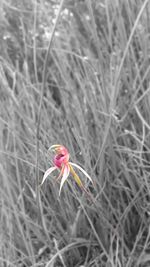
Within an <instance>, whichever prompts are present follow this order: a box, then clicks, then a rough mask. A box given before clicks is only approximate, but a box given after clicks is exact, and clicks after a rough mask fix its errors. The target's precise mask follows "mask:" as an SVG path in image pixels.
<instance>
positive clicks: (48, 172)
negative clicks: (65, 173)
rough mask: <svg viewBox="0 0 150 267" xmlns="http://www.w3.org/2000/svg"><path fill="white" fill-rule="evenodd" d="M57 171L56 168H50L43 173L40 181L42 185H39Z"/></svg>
mask: <svg viewBox="0 0 150 267" xmlns="http://www.w3.org/2000/svg"><path fill="white" fill-rule="evenodd" d="M56 169H57V167H51V168H49V169H48V170H47V171H46V172H45V173H44V176H43V180H42V183H41V185H42V184H43V183H44V182H45V180H46V178H47V177H48V176H49V175H50V174H51V173H52V172H53V171H55V170H56Z"/></svg>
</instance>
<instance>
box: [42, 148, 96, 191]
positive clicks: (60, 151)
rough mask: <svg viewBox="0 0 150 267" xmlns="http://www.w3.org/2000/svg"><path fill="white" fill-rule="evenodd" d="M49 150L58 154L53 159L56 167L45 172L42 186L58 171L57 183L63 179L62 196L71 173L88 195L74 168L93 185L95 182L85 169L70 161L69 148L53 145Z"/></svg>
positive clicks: (61, 185) (61, 184)
mask: <svg viewBox="0 0 150 267" xmlns="http://www.w3.org/2000/svg"><path fill="white" fill-rule="evenodd" d="M49 149H50V150H51V149H52V150H53V151H54V152H55V153H56V154H55V156H54V159H53V163H54V166H53V167H50V168H49V169H48V170H47V171H46V172H45V174H44V176H43V180H42V183H41V185H42V184H43V183H44V181H45V180H46V178H47V177H48V176H49V175H50V174H51V173H52V172H53V171H55V170H58V171H59V176H58V177H57V178H56V181H57V180H59V179H61V182H60V189H59V195H60V193H61V190H62V187H63V185H64V183H65V181H66V180H67V178H68V177H69V174H70V173H71V174H72V176H73V178H74V180H75V181H76V183H77V184H78V186H79V187H80V188H81V189H82V190H84V191H85V192H86V193H88V192H87V190H86V188H85V186H84V185H83V183H82V181H81V179H80V178H79V176H78V175H77V173H76V172H75V171H74V168H73V167H76V168H78V169H79V170H80V171H81V172H82V173H83V174H84V175H85V176H86V177H87V178H88V179H89V180H90V181H91V182H92V183H93V181H92V179H91V177H90V176H89V175H88V174H87V172H86V171H85V170H84V169H82V168H81V167H80V166H79V165H77V164H75V163H73V162H70V161H69V157H70V155H69V152H68V150H67V148H65V147H64V146H62V145H53V146H51V147H50V148H49ZM88 194H89V193H88Z"/></svg>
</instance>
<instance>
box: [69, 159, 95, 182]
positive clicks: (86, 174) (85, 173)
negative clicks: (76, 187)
mask: <svg viewBox="0 0 150 267" xmlns="http://www.w3.org/2000/svg"><path fill="white" fill-rule="evenodd" d="M69 164H70V165H72V166H74V167H76V168H78V169H79V170H80V171H81V172H82V173H83V174H84V175H85V176H86V177H87V178H88V179H89V180H90V181H91V183H93V180H92V178H91V177H90V176H89V175H88V173H87V172H86V171H85V170H84V169H83V168H81V167H80V166H79V165H78V164H76V163H73V162H69Z"/></svg>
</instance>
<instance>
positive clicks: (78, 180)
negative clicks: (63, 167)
mask: <svg viewBox="0 0 150 267" xmlns="http://www.w3.org/2000/svg"><path fill="white" fill-rule="evenodd" d="M69 167H70V172H71V174H72V175H73V178H74V179H75V181H76V183H77V184H78V186H79V187H81V188H83V187H84V186H83V183H82V181H81V179H80V178H79V176H78V175H77V174H76V172H75V171H74V169H73V167H72V166H71V165H70V164H69Z"/></svg>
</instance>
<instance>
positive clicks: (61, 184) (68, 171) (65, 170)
mask: <svg viewBox="0 0 150 267" xmlns="http://www.w3.org/2000/svg"><path fill="white" fill-rule="evenodd" d="M69 173H70V168H69V166H66V167H65V168H64V173H63V176H62V179H61V183H60V189H59V196H60V193H61V189H62V187H63V185H64V183H65V181H66V180H67V178H68V176H69Z"/></svg>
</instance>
